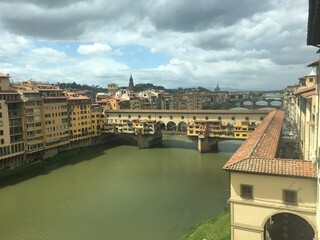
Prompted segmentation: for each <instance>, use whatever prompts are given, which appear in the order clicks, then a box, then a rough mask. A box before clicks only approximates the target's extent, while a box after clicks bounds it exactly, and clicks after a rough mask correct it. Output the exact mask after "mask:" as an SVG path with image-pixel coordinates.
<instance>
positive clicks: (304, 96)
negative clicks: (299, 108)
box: [301, 91, 318, 98]
mask: <svg viewBox="0 0 320 240" xmlns="http://www.w3.org/2000/svg"><path fill="white" fill-rule="evenodd" d="M317 94H318V93H317V92H316V91H310V92H306V93H303V94H301V97H303V98H308V97H310V96H313V95H317Z"/></svg>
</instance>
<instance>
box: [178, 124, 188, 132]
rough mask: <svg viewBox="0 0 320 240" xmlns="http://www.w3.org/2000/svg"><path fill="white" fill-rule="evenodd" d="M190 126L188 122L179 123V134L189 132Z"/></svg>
mask: <svg viewBox="0 0 320 240" xmlns="http://www.w3.org/2000/svg"><path fill="white" fill-rule="evenodd" d="M187 129H188V125H187V123H186V122H179V124H178V131H179V132H187Z"/></svg>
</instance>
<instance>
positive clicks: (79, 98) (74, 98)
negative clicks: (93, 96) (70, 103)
mask: <svg viewBox="0 0 320 240" xmlns="http://www.w3.org/2000/svg"><path fill="white" fill-rule="evenodd" d="M68 100H90V98H88V97H86V96H76V97H75V96H72V97H68Z"/></svg>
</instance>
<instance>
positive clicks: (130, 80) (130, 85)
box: [127, 74, 134, 92]
mask: <svg viewBox="0 0 320 240" xmlns="http://www.w3.org/2000/svg"><path fill="white" fill-rule="evenodd" d="M133 87H134V84H133V78H132V74H130V78H129V86H128V87H127V90H129V91H132V92H133Z"/></svg>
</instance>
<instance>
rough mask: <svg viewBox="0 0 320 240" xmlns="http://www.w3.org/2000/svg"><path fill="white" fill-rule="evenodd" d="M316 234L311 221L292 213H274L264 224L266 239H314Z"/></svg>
mask: <svg viewBox="0 0 320 240" xmlns="http://www.w3.org/2000/svg"><path fill="white" fill-rule="evenodd" d="M314 236H315V231H314V229H313V227H312V226H311V225H310V223H309V222H308V221H306V220H305V219H304V218H302V217H300V216H298V215H296V214H292V213H278V214H274V215H272V216H271V217H270V218H269V219H268V220H267V221H266V223H265V225H264V239H265V240H287V239H288V240H301V239H304V240H313V239H314Z"/></svg>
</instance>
